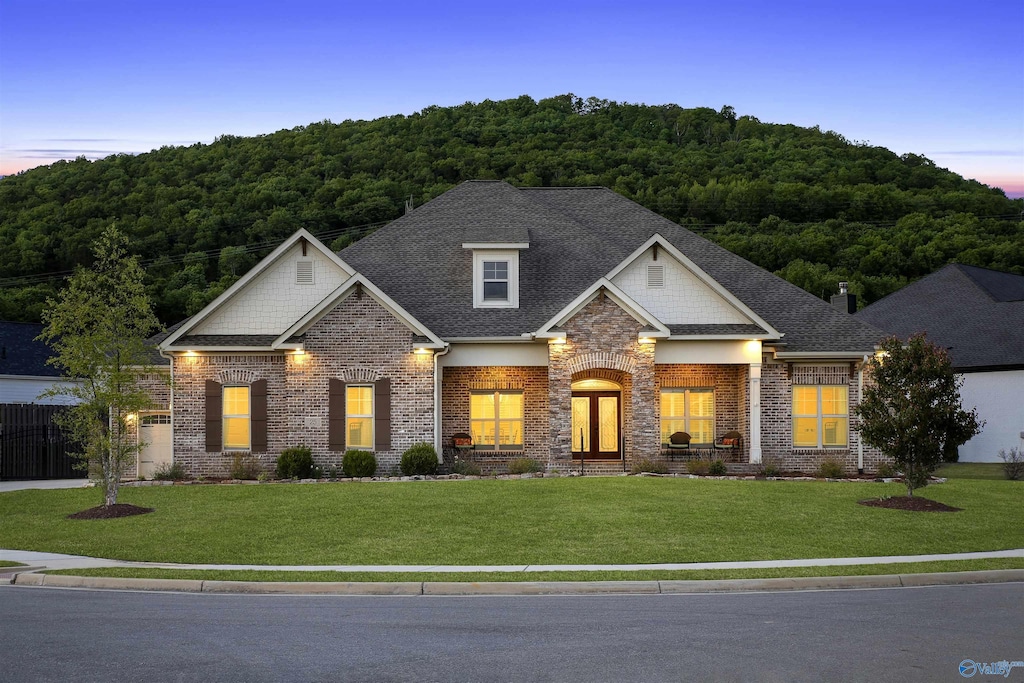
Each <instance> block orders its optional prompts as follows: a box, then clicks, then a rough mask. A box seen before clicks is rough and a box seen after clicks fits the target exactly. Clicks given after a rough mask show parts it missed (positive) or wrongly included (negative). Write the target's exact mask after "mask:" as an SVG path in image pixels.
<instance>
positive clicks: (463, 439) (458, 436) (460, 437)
mask: <svg viewBox="0 0 1024 683" xmlns="http://www.w3.org/2000/svg"><path fill="white" fill-rule="evenodd" d="M452 449H454V450H455V452H456V453H462V452H464V451H469V450H472V449H473V436H472V435H471V434H467V433H465V432H457V433H455V434H452Z"/></svg>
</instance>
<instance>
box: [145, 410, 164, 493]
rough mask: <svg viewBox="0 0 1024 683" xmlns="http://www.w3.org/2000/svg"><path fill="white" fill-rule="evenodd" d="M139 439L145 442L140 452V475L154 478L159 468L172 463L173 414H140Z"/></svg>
mask: <svg viewBox="0 0 1024 683" xmlns="http://www.w3.org/2000/svg"><path fill="white" fill-rule="evenodd" d="M139 440H140V441H143V442H144V443H145V446H143V447H142V452H140V453H139V476H140V477H145V478H146V479H152V478H153V474H154V473H156V471H157V470H159V469H161V468H164V467H167V466H169V465H170V464H171V416H170V415H145V414H144V415H142V416H140V419H139Z"/></svg>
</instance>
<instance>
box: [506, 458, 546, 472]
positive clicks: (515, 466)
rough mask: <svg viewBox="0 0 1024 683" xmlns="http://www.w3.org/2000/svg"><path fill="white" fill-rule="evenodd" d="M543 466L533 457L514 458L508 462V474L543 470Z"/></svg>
mask: <svg viewBox="0 0 1024 683" xmlns="http://www.w3.org/2000/svg"><path fill="white" fill-rule="evenodd" d="M543 471H544V468H543V467H542V466H541V464H540V463H539V462H537V461H536V460H534V459H533V458H515V459H513V460H511V461H509V463H508V473H509V474H529V473H530V472H543Z"/></svg>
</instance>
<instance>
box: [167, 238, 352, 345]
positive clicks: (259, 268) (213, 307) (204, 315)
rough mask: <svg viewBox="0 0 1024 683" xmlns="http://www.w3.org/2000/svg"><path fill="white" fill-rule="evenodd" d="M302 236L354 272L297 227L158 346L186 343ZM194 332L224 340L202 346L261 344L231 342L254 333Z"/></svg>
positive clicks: (349, 273)
mask: <svg viewBox="0 0 1024 683" xmlns="http://www.w3.org/2000/svg"><path fill="white" fill-rule="evenodd" d="M303 240H304V241H305V242H306V243H308V244H309V246H310V247H312V248H314V249H317V250H318V251H320V252H321V253H323V255H324V256H325V257H327V259H329V260H330V261H331V262H333V263H334V264H335V265H336V266H338V267H339V268H340V269H341V270H342V272H344V273H345V274H346V275H347V276H351V275H353V274H354V273H355V271H354V270H353V269H352V268H351V267H350V266H349V265H348V264H347V263H345V262H344V261H343V260H342V259H341V258H339V257H338V255H337V254H335V253H334V252H332V251H331V250H330V249H327V248H326V247H325V246H324V245H323V244H322V243H321V242H320V240H318V239H317V238H315V237H313V235H311V234H310V233H309V232H307V231H306V230H305V229H302V228H300V229H299V230H298V231H297V232H296V233H295V234H293V235H292V236H291V237H289V238H288V239H286V240H285V241H284V242H282V243H281V245H280V246H279V247H278V248H277V249H275V250H274V251H272V252H270V254H268V255H267V256H266V257H265V258H264V259H263V260H261V261H260V262H259V263H257V264H256V265H255V266H254V267H253V268H252V269H250V270H249V272H247V273H246V274H245V275H243V276H242V277H241V278H239V279H238V280H237V281H236V282H235V283H234V284H233V285H231V286H230V287H229V288H228V289H227V290H226V291H225V292H224V293H223V294H221V295H220V296H218V297H217V298H216V299H214V300H213V301H211V302H210V303H209V304H208V305H207V306H206V307H205V308H203V310H201V311H199V312H198V313H196V314H195V315H193V316H192V317H191V318H189V319H187V320H184V321H182V322H181V323H179V324H178V325H176V326H175V328H172V329H173V331H172V332H170V333H169V334H168V335H167V336H166V337H165V338H164V339H162V340H161V341H160V346H161V348H169V347H172V346H177V347H180V346H181V345H182V344H185V343H186V339H185V338H187V337H188V336H189V333H190V332H191V331H192V330H193V329H195V328H198V327H199V326H200V325H201V324H202V322H203V321H204V320H206V319H208V318H209V317H210V316H211V315H212V314H213V313H214V312H216V311H218V310H220V309H221V308H222V307H224V306H225V305H227V304H228V303H229V302H230V301H231V300H232V299H233V298H234V297H235V295H236V294H238V293H239V292H241V291H242V290H244V289H245V288H246V286H248V285H249V284H250V283H251V282H253V281H254V280H255V279H256V278H257V277H259V275H260V274H261V273H264V272H266V271H267V270H268V269H269V268H270V267H271V266H273V265H274V263H276V262H277V261H278V259H280V258H281V257H282V256H284V255H285V254H286V253H287V252H288V251H289V250H290V249H291V248H292V247H293V246H294V245H295V244H297V243H299V242H301V241H303ZM194 336H196V337H211V336H213V337H217V338H218V339H217V340H215V341H218V342H224V343H217V344H210V343H203V344H201V345H202V346H205V347H211V346H218V347H220V346H223V347H229V346H234V347H254V346H257V347H258V346H260V344H248V343H243V342H244V341H245V340H237V343H233V342H232V338H236V337H242V336H249V337H251V336H254V335H219V334H218V335H194ZM255 336H265V335H255ZM190 341H191V343H192V344H193V345H200V343H199V342H198V341H196V340H194V339H193V340H190ZM205 341H209V340H205Z"/></svg>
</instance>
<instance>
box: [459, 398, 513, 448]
mask: <svg viewBox="0 0 1024 683" xmlns="http://www.w3.org/2000/svg"><path fill="white" fill-rule="evenodd" d="M469 431H470V434H472V436H473V444H474V446H476V447H477V448H479V449H484V450H496V451H505V450H514V449H521V448H522V447H523V393H522V392H521V391H487V392H473V393H472V394H470V397H469Z"/></svg>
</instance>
